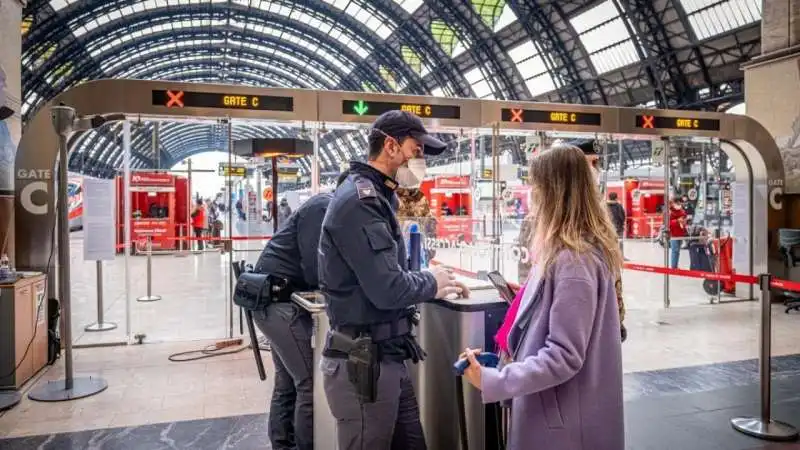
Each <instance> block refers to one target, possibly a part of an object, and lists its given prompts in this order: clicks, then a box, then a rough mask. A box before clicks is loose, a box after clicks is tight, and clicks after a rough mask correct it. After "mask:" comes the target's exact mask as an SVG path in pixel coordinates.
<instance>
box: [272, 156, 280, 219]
mask: <svg viewBox="0 0 800 450" xmlns="http://www.w3.org/2000/svg"><path fill="white" fill-rule="evenodd" d="M278 225H279V224H278V158H277V157H275V156H273V157H272V234H275V233H277V232H278Z"/></svg>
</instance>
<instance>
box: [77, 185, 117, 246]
mask: <svg viewBox="0 0 800 450" xmlns="http://www.w3.org/2000/svg"><path fill="white" fill-rule="evenodd" d="M115 199H116V195H115V186H114V180H102V179H96V178H88V177H86V178H84V179H83V259H84V260H86V261H110V260H113V259H114V257H115V256H116V249H115V246H116V239H115V238H116V236H115V235H114V227H115V222H116V221H115V217H114V212H115V211H116V210H117V208H116V207H115V205H114V204H115Z"/></svg>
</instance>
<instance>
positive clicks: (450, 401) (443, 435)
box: [411, 282, 508, 450]
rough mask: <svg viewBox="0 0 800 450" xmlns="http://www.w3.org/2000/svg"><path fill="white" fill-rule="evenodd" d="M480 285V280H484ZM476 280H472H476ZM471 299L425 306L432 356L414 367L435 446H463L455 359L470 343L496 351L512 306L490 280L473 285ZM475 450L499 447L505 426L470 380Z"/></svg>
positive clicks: (426, 344) (426, 341) (470, 433)
mask: <svg viewBox="0 0 800 450" xmlns="http://www.w3.org/2000/svg"><path fill="white" fill-rule="evenodd" d="M479 283H480V282H479ZM470 284H472V283H470ZM470 289H471V290H472V295H471V296H470V298H469V299H458V300H432V301H430V302H426V303H423V304H421V305H420V307H419V311H420V324H419V327H418V329H417V338H418V340H419V343H420V345H421V346H422V348H423V349H424V350H425V351H426V352H427V354H428V356H427V357H426V358H425V360H424V361H423V362H421V363H420V364H417V365H411V371H412V379H413V380H414V389H415V392H416V394H417V399H418V402H419V409H420V418H421V420H422V428H423V430H424V432H425V440H426V442H427V444H428V448H430V449H448V450H451V449H452V450H465V449H462V446H461V443H460V439H459V424H458V421H457V420H455V418H456V417H458V414H459V411H458V403H457V397H456V390H455V389H456V381H455V379H454V374H453V363H454V362H455V361H456V360H457V359H458V355H459V354H461V353H462V352H463V351H464V349H465V348H466V347H470V348H474V349H477V348H481V349H484V350H485V351H494V347H495V344H494V335H495V333H496V332H497V330H498V329H499V328H500V325H501V324H502V323H503V319H504V317H505V314H506V310H507V309H508V304H507V303H506V302H505V301H504V300H501V299H500V298H499V294H498V292H497V290H496V289H495V288H494V287H493V286H491V285H490V284H488V283H485V284H484V283H481V285H480V286H475V285H473V286H470ZM463 392H464V403H465V414H466V418H467V420H466V422H467V437H468V442H469V450H495V449H497V448H498V446H497V445H496V442H497V435H498V433H499V432H500V430H501V429H502V428H503V427H502V426H499V425H498V424H497V422H496V421H495V419H494V417H495V414H494V410H493V408H498V406H497V405H484V404H483V402H482V400H481V394H480V392H479V391H478V390H477V389H475V388H474V387H472V386H471V385H469V383H464V387H463Z"/></svg>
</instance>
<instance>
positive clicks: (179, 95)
mask: <svg viewBox="0 0 800 450" xmlns="http://www.w3.org/2000/svg"><path fill="white" fill-rule="evenodd" d="M167 97H169V99H168V100H167V108H172V107H175V108H183V91H176V92H172V91H167Z"/></svg>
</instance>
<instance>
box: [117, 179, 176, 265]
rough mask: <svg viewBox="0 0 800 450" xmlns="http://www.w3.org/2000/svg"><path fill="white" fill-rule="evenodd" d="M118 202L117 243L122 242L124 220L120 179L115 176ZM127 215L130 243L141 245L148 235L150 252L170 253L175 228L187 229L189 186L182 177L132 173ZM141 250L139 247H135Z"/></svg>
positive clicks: (122, 183) (173, 241)
mask: <svg viewBox="0 0 800 450" xmlns="http://www.w3.org/2000/svg"><path fill="white" fill-rule="evenodd" d="M117 193H118V199H119V201H118V202H117V204H118V205H119V206H118V208H119V210H118V213H117V217H118V227H117V230H118V232H117V244H119V245H121V244H122V243H123V242H124V241H125V233H124V232H125V230H124V227H123V226H122V225H123V222H122V220H123V218H125V203H124V193H125V186H124V180H123V177H122V176H119V177H117ZM130 195H131V197H130V202H131V213H132V217H130V218H128V224H129V225H130V227H131V240H132V241H133V242H141V241H143V240H145V239H146V238H147V237H148V236H149V237H152V239H153V249H156V250H174V249H175V248H177V241H176V240H175V237H176V236H178V234H179V228H182V229H184V230H187V229H188V228H187V226H188V218H189V212H188V195H189V183H188V181H187V180H186V179H185V178H183V177H178V176H175V175H172V174H169V173H163V172H134V173H132V174H131V192H130ZM136 248H138V249H142V246H141V244H137V247H136Z"/></svg>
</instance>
